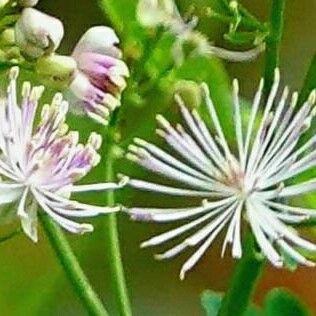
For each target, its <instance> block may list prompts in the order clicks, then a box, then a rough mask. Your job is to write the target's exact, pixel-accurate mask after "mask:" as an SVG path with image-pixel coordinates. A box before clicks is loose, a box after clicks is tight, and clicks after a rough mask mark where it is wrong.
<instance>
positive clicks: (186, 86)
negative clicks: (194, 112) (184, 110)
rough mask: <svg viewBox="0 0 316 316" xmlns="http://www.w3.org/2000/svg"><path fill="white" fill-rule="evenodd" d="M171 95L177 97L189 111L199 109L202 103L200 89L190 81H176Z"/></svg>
mask: <svg viewBox="0 0 316 316" xmlns="http://www.w3.org/2000/svg"><path fill="white" fill-rule="evenodd" d="M173 95H178V96H179V97H180V98H181V99H182V100H183V102H184V104H185V105H186V106H187V107H188V108H190V109H194V108H197V107H199V106H200V104H201V102H202V96H201V88H200V86H199V85H198V84H197V83H196V82H195V81H192V80H179V81H177V82H176V83H175V85H174V87H173Z"/></svg>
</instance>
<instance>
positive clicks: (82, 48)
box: [73, 26, 121, 58]
mask: <svg viewBox="0 0 316 316" xmlns="http://www.w3.org/2000/svg"><path fill="white" fill-rule="evenodd" d="M119 42H120V40H119V38H118V37H117V35H116V34H115V32H114V31H113V29H111V28H110V27H107V26H94V27H91V28H90V29H88V31H86V32H85V33H84V34H83V35H82V37H81V38H80V40H79V42H78V43H77V45H76V47H75V49H74V51H73V56H75V58H76V57H77V56H78V55H80V54H81V53H84V52H92V53H98V54H102V55H107V56H111V57H114V58H121V51H120V50H119V49H118V48H117V47H116V46H117V45H118V44H119Z"/></svg>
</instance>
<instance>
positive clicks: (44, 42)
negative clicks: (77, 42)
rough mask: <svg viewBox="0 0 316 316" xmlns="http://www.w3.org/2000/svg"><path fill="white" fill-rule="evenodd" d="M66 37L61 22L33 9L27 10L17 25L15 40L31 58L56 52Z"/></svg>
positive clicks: (24, 10)
mask: <svg viewBox="0 0 316 316" xmlns="http://www.w3.org/2000/svg"><path fill="white" fill-rule="evenodd" d="M63 36H64V27H63V24H62V22H61V21H60V20H58V19H57V18H55V17H52V16H49V15H47V14H45V13H43V12H40V11H38V10H36V9H33V8H25V9H23V11H22V14H21V16H20V17H19V19H18V21H17V22H16V25H15V40H16V44H17V46H19V48H20V49H21V52H22V53H23V54H24V55H26V56H29V57H31V58H38V57H40V56H42V55H44V54H47V53H51V52H54V51H55V50H56V49H57V48H58V47H59V44H60V42H61V40H62V38H63Z"/></svg>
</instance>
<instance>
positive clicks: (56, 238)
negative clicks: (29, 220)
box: [40, 213, 108, 316]
mask: <svg viewBox="0 0 316 316" xmlns="http://www.w3.org/2000/svg"><path fill="white" fill-rule="evenodd" d="M40 220H41V222H42V225H43V227H44V230H45V232H46V234H47V237H48V239H49V241H50V243H51V246H52V248H53V249H54V251H55V253H56V255H57V257H58V259H59V261H60V263H61V265H62V267H63V269H64V271H65V273H66V275H67V277H68V278H69V281H70V282H71V285H72V286H73V288H74V290H75V292H76V293H77V295H78V297H79V299H80V301H81V302H82V304H83V305H84V306H85V308H86V310H87V312H88V313H89V315H92V316H107V315H108V313H107V311H106V309H105V307H104V306H103V304H102V302H101V300H100V298H99V297H98V295H97V294H96V293H95V292H94V290H93V288H92V286H91V285H90V283H89V281H88V279H87V277H86V276H85V274H84V272H83V271H82V269H81V267H80V265H79V262H78V260H77V258H76V256H75V255H74V253H73V251H72V249H71V247H70V245H69V243H68V241H67V239H66V238H65V236H64V234H63V232H62V231H61V229H60V227H59V226H58V225H57V224H56V223H55V222H54V221H53V220H52V219H51V218H50V217H49V216H47V215H46V214H44V213H41V214H40Z"/></svg>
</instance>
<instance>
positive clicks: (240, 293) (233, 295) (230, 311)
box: [218, 233, 263, 316]
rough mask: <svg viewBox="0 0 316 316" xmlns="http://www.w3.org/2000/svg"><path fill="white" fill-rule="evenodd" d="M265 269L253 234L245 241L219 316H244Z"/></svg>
mask: <svg viewBox="0 0 316 316" xmlns="http://www.w3.org/2000/svg"><path fill="white" fill-rule="evenodd" d="M262 267H263V260H261V259H258V258H257V256H256V253H255V240H254V238H253V236H252V234H251V233H249V235H248V236H247V238H246V239H245V244H244V251H243V256H242V258H241V259H240V261H239V262H238V264H237V266H236V268H235V271H234V274H233V277H232V280H231V284H230V287H229V289H228V291H227V293H226V295H225V297H224V300H223V303H222V305H221V308H220V311H219V314H218V315H219V316H232V315H234V316H242V315H243V314H244V312H245V311H246V309H247V307H248V305H249V302H250V299H251V297H252V294H253V292H254V289H255V286H256V284H257V281H258V279H259V277H260V274H261V271H262Z"/></svg>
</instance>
